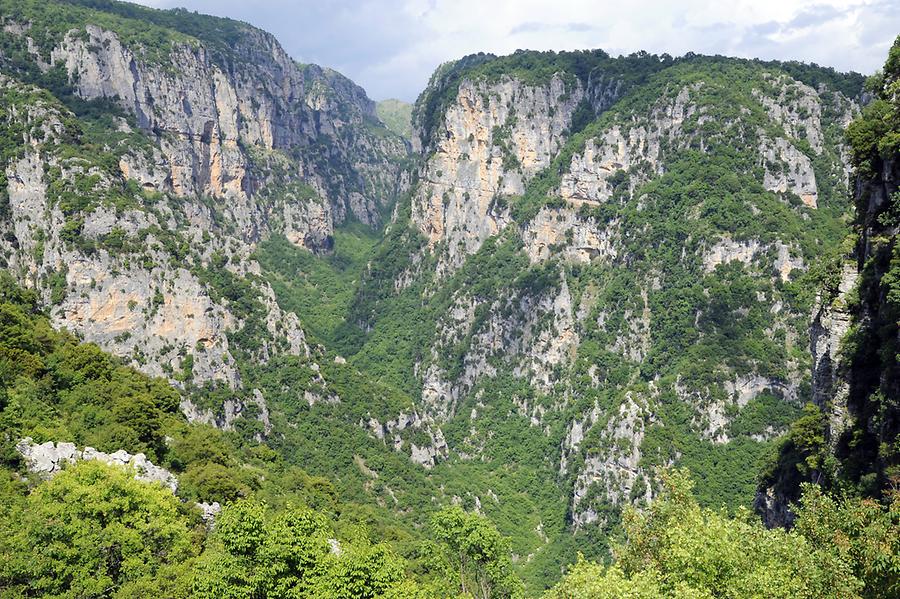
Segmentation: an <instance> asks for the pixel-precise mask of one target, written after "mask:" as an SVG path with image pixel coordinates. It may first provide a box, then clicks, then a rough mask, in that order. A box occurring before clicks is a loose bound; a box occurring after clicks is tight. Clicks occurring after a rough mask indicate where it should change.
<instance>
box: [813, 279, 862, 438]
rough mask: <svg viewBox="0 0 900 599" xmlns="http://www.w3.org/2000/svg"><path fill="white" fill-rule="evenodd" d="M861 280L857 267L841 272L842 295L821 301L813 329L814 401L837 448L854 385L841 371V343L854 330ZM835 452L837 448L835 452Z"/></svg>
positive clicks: (817, 307) (847, 421)
mask: <svg viewBox="0 0 900 599" xmlns="http://www.w3.org/2000/svg"><path fill="white" fill-rule="evenodd" d="M858 278H859V273H858V272H857V270H856V268H855V266H854V265H853V264H846V263H845V264H844V265H843V266H842V269H841V276H840V282H839V284H838V293H837V296H836V297H835V298H833V300H831V301H829V302H825V301H823V300H820V302H819V305H817V306H816V309H815V313H814V315H813V319H812V323H811V325H810V331H809V339H810V351H811V353H812V358H813V365H812V367H813V374H812V400H813V403H814V404H816V405H817V406H818V407H819V408H820V409H821V410H822V411H823V412H824V413H825V414H827V415H828V423H829V425H828V430H829V442H830V443H831V444H834V443H836V442H837V440H838V439H839V438H840V437H841V435H842V434H843V432H844V431H845V430H846V429H847V427H848V425H849V418H850V414H849V410H848V405H847V402H848V399H849V395H850V381H848V380H847V379H846V378H845V374H846V371H845V369H844V368H842V367H841V362H842V356H841V353H840V352H841V343H842V340H843V339H844V336H845V335H846V334H847V332H848V331H849V330H850V326H851V324H852V320H853V313H852V311H851V309H850V307H849V305H848V300H849V299H850V298H851V294H852V293H853V292H855V291H856V283H857V280H858ZM832 449H833V448H832Z"/></svg>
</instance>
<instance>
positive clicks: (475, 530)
mask: <svg viewBox="0 0 900 599" xmlns="http://www.w3.org/2000/svg"><path fill="white" fill-rule="evenodd" d="M431 530H432V533H433V535H434V538H435V540H436V542H437V544H436V546H435V550H436V553H437V557H438V559H439V563H440V564H442V566H443V569H445V571H446V573H447V575H448V577H449V576H453V577H455V579H456V580H457V581H458V584H457V585H455V586H457V589H458V591H459V592H460V593H462V595H463V596H465V597H475V598H476V599H489V598H490V597H511V598H512V597H523V596H524V590H523V585H522V581H521V580H519V578H518V577H517V576H516V575H515V574H514V573H513V570H512V562H511V561H510V557H509V543H508V542H507V540H506V539H504V538H503V537H502V536H501V535H500V533H499V532H498V531H497V529H496V528H495V527H494V525H493V524H491V522H490V521H489V520H488V519H487V518H485V517H484V516H480V515H478V514H470V513H467V512H466V511H464V510H463V509H462V508H460V507H458V506H452V507H448V508H444V509H442V510H441V511H439V512H438V513H437V514H435V515H434V517H433V518H432V520H431Z"/></svg>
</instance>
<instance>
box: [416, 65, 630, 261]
mask: <svg viewBox="0 0 900 599" xmlns="http://www.w3.org/2000/svg"><path fill="white" fill-rule="evenodd" d="M617 90H618V85H617V84H616V83H615V82H611V81H606V80H604V79H602V78H599V79H598V81H596V82H595V83H594V84H590V85H585V84H583V83H582V82H581V81H579V80H578V79H574V78H567V77H563V75H562V74H557V75H553V76H552V77H550V78H549V80H548V81H546V82H545V83H539V84H531V83H524V82H522V81H520V80H518V79H515V78H511V77H501V78H500V79H499V80H498V81H488V80H485V79H477V78H476V79H468V78H464V79H463V80H462V82H461V83H460V84H459V87H458V90H457V93H456V95H455V97H454V98H453V101H452V103H451V104H450V105H449V106H448V107H447V109H446V111H445V112H444V113H443V115H442V118H441V122H440V127H439V129H440V130H439V134H436V135H433V136H432V139H434V141H433V144H432V145H431V146H429V147H427V148H423V153H424V154H425V155H426V156H427V159H426V161H425V163H424V165H423V166H422V168H421V175H420V179H421V181H420V183H419V186H418V188H417V191H416V193H415V196H414V197H413V201H412V205H413V212H412V218H413V222H414V223H415V225H416V227H418V229H419V230H420V231H421V232H422V233H423V234H424V235H425V237H426V238H427V239H428V244H429V248H431V249H434V248H435V247H436V246H438V245H439V244H440V247H441V248H443V249H442V251H441V253H440V261H439V267H438V268H439V272H441V273H449V272H452V271H453V270H455V269H456V268H457V267H458V266H459V265H460V264H461V263H462V261H463V260H464V259H465V257H466V256H467V255H470V254H473V253H474V252H476V251H477V250H478V248H479V247H481V244H482V243H483V242H484V240H485V239H487V238H488V237H490V236H491V235H495V234H496V233H497V232H498V231H500V230H501V229H502V228H503V227H504V226H506V224H508V223H509V222H510V213H509V203H508V202H507V201H506V200H507V199H509V198H512V197H515V196H521V195H522V194H523V193H524V192H525V186H526V184H527V183H528V182H529V181H530V180H531V178H532V177H534V175H535V174H536V173H538V172H539V171H540V170H541V169H544V168H546V167H547V166H549V164H550V162H551V161H552V160H553V158H554V157H555V156H556V155H557V153H558V152H559V150H560V148H561V147H562V144H563V143H564V142H565V140H566V138H567V136H568V135H569V127H570V125H571V122H572V117H573V114H574V113H575V111H576V109H577V108H578V107H579V106H580V105H581V104H582V102H585V103H588V104H589V105H593V106H594V110H596V111H598V112H599V111H602V110H604V109H605V108H607V107H608V106H609V104H611V103H612V101H613V100H614V99H615V97H616V96H617V93H618V91H617ZM425 93H426V94H427V93H429V91H428V90H426V92H425ZM431 93H438V92H431ZM419 134H420V135H421V131H420V132H419Z"/></svg>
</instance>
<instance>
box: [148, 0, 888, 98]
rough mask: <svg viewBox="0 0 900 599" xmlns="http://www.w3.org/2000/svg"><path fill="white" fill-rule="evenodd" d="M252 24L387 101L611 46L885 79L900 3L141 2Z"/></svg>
mask: <svg viewBox="0 0 900 599" xmlns="http://www.w3.org/2000/svg"><path fill="white" fill-rule="evenodd" d="M140 1H141V2H142V3H143V4H147V5H151V6H156V7H160V8H173V7H176V6H181V7H185V8H188V9H191V10H197V11H199V12H204V13H209V14H216V15H220V16H228V17H232V18H235V19H240V20H243V21H247V22H248V23H251V24H253V25H256V26H258V27H261V28H263V29H266V30H268V31H271V32H272V33H274V34H275V35H276V36H277V37H278V39H279V40H280V41H281V43H282V45H283V46H284V47H285V49H286V50H287V51H288V53H290V54H291V55H292V56H293V57H294V58H295V59H297V60H299V61H301V62H314V63H318V64H321V65H324V66H329V67H332V68H335V69H337V70H339V71H341V72H342V73H344V74H345V75H347V76H349V77H350V78H351V79H353V80H354V81H356V82H357V83H359V84H360V85H362V86H363V87H364V88H366V91H368V93H369V95H370V96H371V97H372V98H374V99H376V100H380V99H384V98H390V97H396V98H401V99H403V100H407V101H413V100H415V98H416V96H417V95H418V94H419V92H420V91H421V90H422V88H423V87H424V85H425V83H426V82H427V81H428V77H429V75H430V74H431V72H432V71H433V70H434V68H435V67H436V66H437V65H439V64H440V63H442V62H444V61H447V60H452V59H454V58H459V57H460V56H464V55H466V54H470V53H473V52H479V51H483V52H493V53H495V54H506V53H509V52H513V51H514V50H516V49H518V48H527V49H534V50H550V49H553V50H570V49H578V48H603V49H604V50H606V51H607V52H609V53H611V54H621V53H626V54H627V53H630V52H634V51H637V50H647V51H649V52H654V53H663V52H668V53H669V54H672V55H673V56H674V55H680V54H684V53H685V52H689V51H693V52H697V53H702V54H725V55H729V56H742V57H758V58H764V59H797V60H805V61H809V62H816V63H819V64H821V65H827V66H833V67H835V68H837V69H840V70H855V71H860V72H863V73H866V74H869V73H872V72H874V71H875V70H876V69H878V68H879V67H880V66H881V65H882V64H883V62H884V58H885V56H886V54H887V49H888V48H889V46H890V44H891V42H892V41H893V39H894V37H895V36H896V35H897V34H900V0H615V1H610V0H549V1H548V0H541V1H539V0H140Z"/></svg>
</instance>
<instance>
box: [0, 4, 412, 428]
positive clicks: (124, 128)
mask: <svg viewBox="0 0 900 599" xmlns="http://www.w3.org/2000/svg"><path fill="white" fill-rule="evenodd" d="M135 15H136V16H135ZM170 16H171V13H167V12H165V11H154V10H152V9H144V8H140V7H129V6H127V5H121V4H117V3H109V4H104V5H98V6H97V7H94V8H88V7H86V6H83V5H81V4H80V3H55V2H51V3H43V4H42V3H38V2H23V3H11V4H10V3H4V5H3V11H2V23H0V25H2V32H0V35H2V36H3V42H4V44H3V48H4V49H3V50H0V69H2V73H0V96H2V102H0V115H2V119H3V125H4V127H5V128H6V130H5V133H4V136H3V138H4V143H5V145H4V151H7V150H9V154H4V158H5V159H8V161H7V162H5V163H4V165H3V174H2V179H3V183H4V187H5V188H6V189H5V190H4V194H3V198H2V199H3V210H2V214H0V229H2V231H3V238H2V240H0V251H2V255H3V266H4V267H6V268H8V269H9V270H10V271H12V272H13V273H15V275H16V276H17V277H18V278H19V279H20V280H21V281H22V282H23V283H25V284H26V285H29V286H32V287H35V288H37V289H38V290H39V291H40V292H41V294H42V296H43V297H44V299H45V301H46V302H47V304H48V305H50V306H52V316H53V320H54V323H55V324H56V325H57V326H60V327H65V328H69V329H71V330H73V331H74V332H76V333H77V334H79V335H81V336H82V337H83V338H85V339H86V340H89V341H94V342H97V343H98V344H99V345H101V346H102V347H103V348H104V349H107V350H109V351H111V352H113V353H116V354H118V355H120V356H124V357H126V358H129V359H130V360H131V361H132V363H133V364H134V365H136V366H138V367H139V368H141V369H142V370H144V371H146V372H148V373H150V374H153V375H164V376H167V377H168V378H170V380H173V381H174V382H176V383H178V384H180V385H182V386H191V385H195V386H204V385H210V384H211V385H212V386H213V387H216V386H224V387H225V388H230V389H237V390H240V391H239V395H238V397H236V398H235V399H234V401H233V402H232V404H233V405H231V407H230V408H229V407H228V406H227V405H226V406H219V407H215V406H213V407H214V408H215V410H213V412H216V413H213V412H210V411H209V406H207V407H206V408H203V409H200V408H199V407H197V406H192V405H190V402H188V403H187V404H186V405H185V409H186V412H187V413H188V414H189V415H193V417H196V418H198V419H201V420H205V421H210V422H216V423H219V424H221V425H223V426H229V425H230V422H231V420H233V417H234V415H235V414H237V413H240V412H241V410H242V407H243V406H245V405H254V406H262V408H260V409H262V411H263V412H264V411H265V408H264V406H265V401H264V399H259V398H258V397H257V394H258V391H256V392H255V393H251V390H250V389H244V388H243V387H244V386H245V385H244V382H243V381H242V377H241V374H240V369H239V365H238V363H237V359H236V357H235V356H236V355H238V354H240V355H241V356H244V359H245V360H247V359H249V360H251V361H254V362H260V363H265V362H267V361H268V360H270V359H271V358H273V357H274V356H277V355H282V354H284V355H294V356H298V357H300V358H302V359H308V358H309V355H310V351H309V348H308V346H307V342H306V340H305V335H304V332H303V330H302V329H301V327H300V322H299V320H298V318H297V316H296V315H295V314H292V313H289V312H285V311H284V310H282V309H281V308H280V307H279V305H278V304H277V302H276V300H275V296H274V293H273V291H272V289H271V287H270V286H269V284H268V283H267V282H266V281H265V280H264V279H263V278H262V277H261V272H260V267H259V265H258V264H257V263H256V261H255V259H254V257H253V252H254V251H255V249H256V246H257V244H258V243H259V242H260V241H262V240H265V239H266V238H268V237H270V236H272V235H280V236H284V237H286V238H287V239H288V240H289V241H290V242H291V243H293V244H295V245H297V246H299V247H302V248H305V249H308V250H310V251H313V252H319V253H327V252H329V251H330V249H331V247H332V244H333V241H332V235H333V230H334V227H335V226H336V225H339V224H340V223H343V222H345V221H348V220H359V221H362V222H363V223H366V224H368V225H369V226H372V227H377V226H379V224H380V222H381V220H382V218H383V216H382V215H383V214H387V213H388V211H389V209H390V207H391V206H392V204H393V202H394V200H395V197H396V195H397V193H399V191H400V190H401V189H402V187H403V185H404V183H403V181H404V178H403V177H402V176H401V171H402V169H403V161H404V160H405V157H406V153H407V147H406V146H407V144H406V142H405V141H404V140H402V139H401V138H400V137H399V136H397V135H394V134H392V133H390V132H389V131H387V130H386V129H385V128H384V126H383V125H382V124H381V122H380V121H379V120H378V119H377V116H376V115H375V105H374V103H373V102H372V101H371V100H369V99H368V97H366V95H365V92H364V91H363V90H362V89H361V88H360V87H359V86H357V85H355V84H354V83H352V82H351V81H349V80H348V79H346V78H345V77H343V76H341V75H340V74H338V73H336V72H334V71H332V70H330V69H326V68H321V67H318V66H316V65H301V64H299V63H296V62H295V61H294V60H292V59H291V58H290V57H289V56H288V55H287V54H286V53H285V52H284V50H283V49H282V48H281V46H280V45H279V44H278V42H277V41H276V40H275V39H274V38H273V37H272V36H271V35H269V34H267V33H265V32H262V31H259V30H257V29H254V28H252V27H250V26H247V25H245V24H241V23H237V22H234V21H228V20H225V19H218V20H217V19H214V18H212V17H204V16H202V15H194V16H193V17H188V16H187V15H185V16H183V17H177V15H176V18H170ZM182 29H184V30H190V32H189V33H185V32H184V31H182ZM136 30H137V31H141V30H143V31H146V32H147V34H148V35H147V36H145V37H142V36H141V35H136V33H135V31H136ZM223 32H224V33H223ZM222 35H225V36H226V39H225V40H223V39H221V37H220V36H222ZM153 36H156V37H153ZM36 40H37V41H36ZM151 40H152V41H151ZM45 90H49V91H50V92H52V95H51V93H47V91H45ZM236 336H237V337H240V340H239V341H235V337H236ZM300 392H301V393H302V390H301V391H300ZM257 411H258V410H257Z"/></svg>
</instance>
